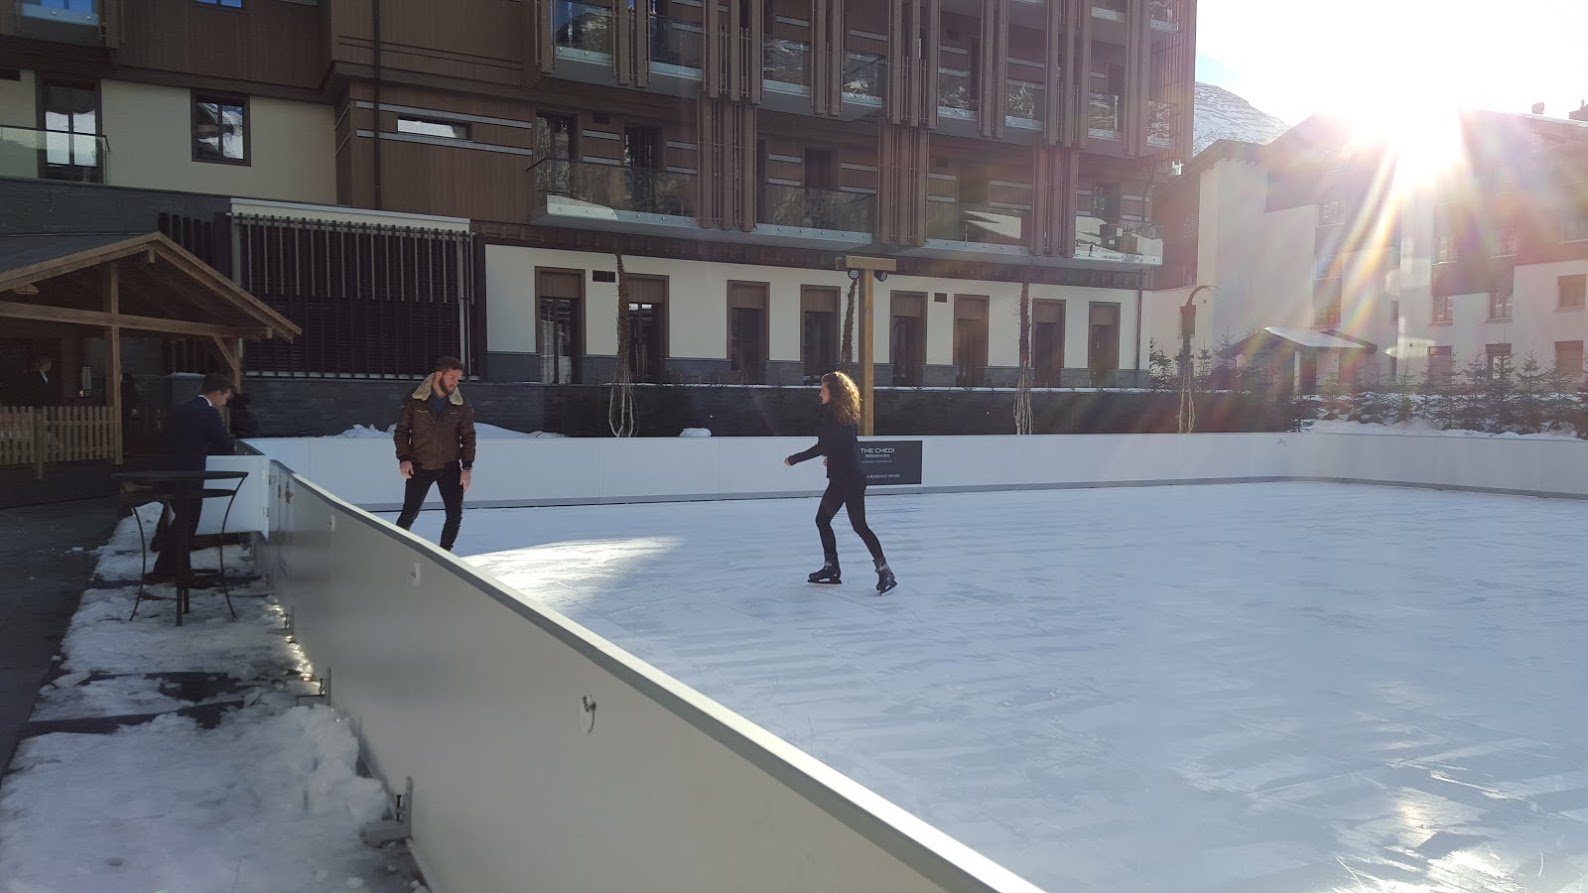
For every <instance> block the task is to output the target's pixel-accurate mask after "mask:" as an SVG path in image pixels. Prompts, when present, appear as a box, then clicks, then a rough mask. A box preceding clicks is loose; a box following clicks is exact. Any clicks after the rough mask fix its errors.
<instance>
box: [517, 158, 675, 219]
mask: <svg viewBox="0 0 1588 893" xmlns="http://www.w3.org/2000/svg"><path fill="white" fill-rule="evenodd" d="M533 170H534V175H535V188H536V190H537V191H538V192H539V193H540V195H541V196H542V197H545V196H561V197H563V198H569V199H574V200H575V201H579V202H583V203H585V204H589V205H595V206H598V207H602V208H610V209H611V210H614V211H638V212H641V213H645V214H666V215H669V216H672V217H693V216H694V214H695V210H694V208H695V175H694V174H680V173H674V172H672V171H658V170H646V169H643V168H632V167H619V166H618V165H613V164H594V163H591V162H586V161H564V160H562V159H558V158H548V159H546V160H544V161H542V162H540V163H539V164H537V165H535V167H534V169H533Z"/></svg>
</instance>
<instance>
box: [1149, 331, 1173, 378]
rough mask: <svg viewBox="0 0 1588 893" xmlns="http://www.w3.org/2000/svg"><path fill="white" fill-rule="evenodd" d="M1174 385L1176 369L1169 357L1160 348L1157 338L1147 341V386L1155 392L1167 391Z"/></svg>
mask: <svg viewBox="0 0 1588 893" xmlns="http://www.w3.org/2000/svg"><path fill="white" fill-rule="evenodd" d="M1174 384H1175V377H1174V367H1173V364H1172V362H1171V361H1170V359H1169V355H1168V354H1166V353H1164V352H1163V349H1162V348H1160V347H1158V340H1157V339H1156V338H1149V339H1147V386H1148V387H1150V388H1152V389H1153V390H1155V391H1167V390H1169V389H1171V388H1173V387H1174Z"/></svg>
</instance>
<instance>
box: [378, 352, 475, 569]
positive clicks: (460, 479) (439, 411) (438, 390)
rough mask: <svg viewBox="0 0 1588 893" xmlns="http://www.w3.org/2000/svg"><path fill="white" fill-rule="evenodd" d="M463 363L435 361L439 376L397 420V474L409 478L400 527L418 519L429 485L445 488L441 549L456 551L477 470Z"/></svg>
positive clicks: (413, 398)
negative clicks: (454, 546)
mask: <svg viewBox="0 0 1588 893" xmlns="http://www.w3.org/2000/svg"><path fill="white" fill-rule="evenodd" d="M462 378H463V364H462V363H461V362H459V361H458V358H457V357H442V358H440V359H439V360H436V371H434V372H432V373H430V375H428V376H426V378H425V380H424V381H423V382H422V383H421V384H420V385H419V387H417V388H415V389H414V392H413V393H412V394H409V395H408V396H407V397H404V398H403V405H402V415H401V416H400V417H399V418H398V419H397V430H396V432H395V436H394V438H393V439H394V440H395V441H396V443H397V471H398V473H399V474H401V475H402V476H403V477H404V478H406V479H407V481H408V484H407V486H406V488H405V489H404V491H403V510H402V514H400V515H398V516H397V526H398V527H401V528H402V529H404V530H407V529H408V528H410V527H412V526H413V523H414V519H415V518H418V517H419V507H420V506H421V505H423V504H424V501H425V497H426V496H427V495H429V493H430V485H431V484H437V485H439V486H440V488H441V503H442V505H444V506H446V510H447V520H446V523H445V524H444V525H442V527H441V548H443V549H446V550H447V551H448V552H450V551H452V544H453V543H455V542H457V540H458V527H460V526H461V525H462V524H463V494H464V491H466V490H468V489H469V483H470V480H469V479H470V478H471V477H472V473H473V469H474V407H472V406H470V405H469V404H467V403H465V402H463V394H462V392H460V391H459V390H458V381H459V380H460V379H462Z"/></svg>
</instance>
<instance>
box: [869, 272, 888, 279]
mask: <svg viewBox="0 0 1588 893" xmlns="http://www.w3.org/2000/svg"><path fill="white" fill-rule="evenodd" d="M872 273H873V274H875V275H876V277H877V281H878V282H887V281H888V271H887V270H872Z"/></svg>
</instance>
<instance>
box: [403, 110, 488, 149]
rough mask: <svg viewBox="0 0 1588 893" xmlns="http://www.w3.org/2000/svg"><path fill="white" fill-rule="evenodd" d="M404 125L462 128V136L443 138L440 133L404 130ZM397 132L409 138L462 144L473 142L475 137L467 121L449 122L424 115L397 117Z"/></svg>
mask: <svg viewBox="0 0 1588 893" xmlns="http://www.w3.org/2000/svg"><path fill="white" fill-rule="evenodd" d="M404 123H413V124H430V125H433V126H437V127H452V128H461V130H462V135H461V136H460V135H453V136H443V135H442V134H439V133H424V132H423V131H418V130H404V129H403V124H404ZM395 132H396V133H401V134H405V135H407V136H418V137H426V138H429V139H436V140H451V141H455V142H460V143H466V142H470V141H471V140H472V138H473V136H474V128H473V127H472V126H471V125H470V123H469V122H467V121H448V120H445V119H442V118H430V117H425V116H423V115H407V114H398V115H397V129H396V131H395Z"/></svg>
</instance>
